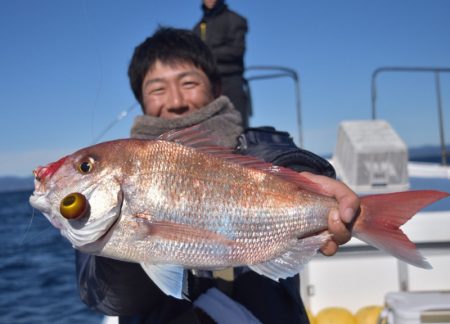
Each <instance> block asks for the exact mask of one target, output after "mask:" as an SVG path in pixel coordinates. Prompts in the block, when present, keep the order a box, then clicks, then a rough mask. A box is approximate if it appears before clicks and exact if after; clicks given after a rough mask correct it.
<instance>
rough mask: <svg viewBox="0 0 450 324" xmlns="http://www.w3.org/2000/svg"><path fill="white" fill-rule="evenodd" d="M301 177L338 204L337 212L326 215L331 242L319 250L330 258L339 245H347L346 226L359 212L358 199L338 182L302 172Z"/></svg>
mask: <svg viewBox="0 0 450 324" xmlns="http://www.w3.org/2000/svg"><path fill="white" fill-rule="evenodd" d="M302 176H305V177H307V178H308V179H310V180H311V181H312V182H314V183H317V184H319V185H320V192H319V193H321V194H323V195H326V196H330V197H334V198H335V199H336V200H337V202H338V204H339V208H338V210H336V209H334V210H331V211H330V214H329V215H328V232H329V233H330V234H331V235H332V237H331V240H329V241H328V242H326V243H325V244H324V245H323V246H322V247H321V248H320V251H321V252H322V253H323V254H324V255H326V256H331V255H333V254H335V253H336V252H337V250H338V247H339V245H342V244H344V243H347V242H348V241H349V240H350V238H351V232H350V229H349V228H347V225H349V224H351V223H352V221H353V219H354V218H355V216H356V215H357V213H358V212H359V204H360V201H359V198H358V196H357V195H356V194H355V193H354V192H353V191H352V190H351V189H350V188H349V187H347V186H346V185H345V184H344V183H342V182H340V181H338V180H334V179H331V178H328V177H325V176H320V175H315V174H312V173H308V172H302Z"/></svg>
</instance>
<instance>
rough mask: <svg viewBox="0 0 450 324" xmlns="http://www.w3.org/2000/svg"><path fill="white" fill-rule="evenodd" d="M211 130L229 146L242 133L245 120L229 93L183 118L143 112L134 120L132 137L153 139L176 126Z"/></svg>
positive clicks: (219, 140) (234, 145)
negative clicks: (230, 98) (228, 95)
mask: <svg viewBox="0 0 450 324" xmlns="http://www.w3.org/2000/svg"><path fill="white" fill-rule="evenodd" d="M197 124H199V125H200V128H201V129H204V130H208V131H210V132H211V135H212V136H214V137H215V138H217V140H218V142H219V143H218V144H219V145H222V146H226V147H236V145H237V138H238V136H239V135H240V134H241V133H242V131H243V128H242V126H241V125H242V120H241V115H240V114H239V112H238V111H237V110H236V109H235V108H234V106H233V104H232V103H231V102H230V100H229V99H228V97H225V96H220V97H219V98H217V99H216V100H214V101H212V102H211V103H210V104H208V105H207V106H205V107H203V108H201V109H199V110H196V111H194V112H192V113H189V114H186V115H185V116H182V117H180V118H175V119H163V118H159V117H153V116H148V115H141V116H138V117H136V119H135V120H134V124H133V127H132V128H131V137H132V138H140V139H154V138H157V137H158V136H159V135H161V134H163V133H165V132H168V131H170V130H173V129H181V128H185V127H190V126H194V125H197Z"/></svg>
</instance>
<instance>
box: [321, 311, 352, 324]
mask: <svg viewBox="0 0 450 324" xmlns="http://www.w3.org/2000/svg"><path fill="white" fill-rule="evenodd" d="M315 324H357V322H356V319H355V317H354V316H353V314H352V313H351V312H350V311H349V310H347V309H345V308H342V307H327V308H324V309H322V310H321V311H320V312H319V313H317V315H316V321H315Z"/></svg>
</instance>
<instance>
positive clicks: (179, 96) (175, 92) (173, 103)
mask: <svg viewBox="0 0 450 324" xmlns="http://www.w3.org/2000/svg"><path fill="white" fill-rule="evenodd" d="M169 105H170V108H171V109H178V108H183V107H186V101H185V100H184V95H183V92H182V91H181V89H180V88H179V87H178V86H172V87H171V90H170V93H169Z"/></svg>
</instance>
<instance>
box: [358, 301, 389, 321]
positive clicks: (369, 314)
mask: <svg viewBox="0 0 450 324" xmlns="http://www.w3.org/2000/svg"><path fill="white" fill-rule="evenodd" d="M382 310H383V307H381V306H375V305H373V306H366V307H362V308H360V309H359V310H358V311H357V312H356V314H355V318H356V323H357V324H377V323H378V319H379V317H380V314H381V311H382Z"/></svg>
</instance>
